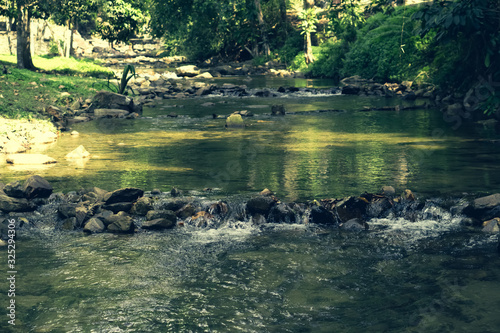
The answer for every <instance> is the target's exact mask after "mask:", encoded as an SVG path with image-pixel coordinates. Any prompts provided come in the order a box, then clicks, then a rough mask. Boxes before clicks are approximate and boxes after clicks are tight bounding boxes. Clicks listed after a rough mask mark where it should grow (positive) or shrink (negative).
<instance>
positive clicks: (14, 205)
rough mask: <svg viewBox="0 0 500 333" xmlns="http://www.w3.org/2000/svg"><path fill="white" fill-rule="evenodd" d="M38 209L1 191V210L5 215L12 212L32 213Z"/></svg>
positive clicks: (26, 201) (30, 203)
mask: <svg viewBox="0 0 500 333" xmlns="http://www.w3.org/2000/svg"><path fill="white" fill-rule="evenodd" d="M35 209H36V205H35V204H33V203H32V202H29V201H28V200H26V199H24V198H23V199H20V198H12V197H9V196H8V195H6V194H5V193H4V192H2V191H0V210H1V211H3V212H5V213H10V212H31V211H34V210H35Z"/></svg>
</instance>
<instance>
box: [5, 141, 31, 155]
mask: <svg viewBox="0 0 500 333" xmlns="http://www.w3.org/2000/svg"><path fill="white" fill-rule="evenodd" d="M26 150H28V148H26V147H25V146H24V145H22V144H21V143H19V142H17V141H13V140H11V141H9V142H7V143H6V144H5V145H4V146H3V149H2V151H3V153H4V154H17V153H24V152H25V151H26Z"/></svg>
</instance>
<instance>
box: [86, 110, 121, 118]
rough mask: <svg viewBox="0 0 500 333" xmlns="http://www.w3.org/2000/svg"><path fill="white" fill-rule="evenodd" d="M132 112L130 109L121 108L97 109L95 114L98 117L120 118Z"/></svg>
mask: <svg viewBox="0 0 500 333" xmlns="http://www.w3.org/2000/svg"><path fill="white" fill-rule="evenodd" d="M129 113H130V112H129V111H128V110H119V109H95V110H94V115H95V116H96V117H100V118H101V117H112V118H120V117H125V116H127V115H128V114H129Z"/></svg>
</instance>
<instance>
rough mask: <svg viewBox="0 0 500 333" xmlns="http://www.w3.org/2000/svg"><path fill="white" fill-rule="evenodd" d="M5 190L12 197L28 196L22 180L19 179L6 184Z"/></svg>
mask: <svg viewBox="0 0 500 333" xmlns="http://www.w3.org/2000/svg"><path fill="white" fill-rule="evenodd" d="M3 191H4V192H5V194H7V195H8V196H9V197H12V198H19V199H22V198H26V196H25V194H24V189H23V184H21V182H20V181H18V180H16V181H15V182H12V183H9V184H7V185H5V187H4V188H3Z"/></svg>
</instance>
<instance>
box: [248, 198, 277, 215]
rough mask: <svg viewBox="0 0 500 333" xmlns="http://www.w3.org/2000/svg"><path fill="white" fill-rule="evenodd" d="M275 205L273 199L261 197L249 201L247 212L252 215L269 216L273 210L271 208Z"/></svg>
mask: <svg viewBox="0 0 500 333" xmlns="http://www.w3.org/2000/svg"><path fill="white" fill-rule="evenodd" d="M275 204H276V201H275V200H274V198H273V197H264V196H259V197H255V198H252V199H250V200H248V201H247V207H246V208H247V211H248V212H249V213H250V214H252V215H254V214H261V215H265V216H267V214H268V213H269V211H270V210H271V207H273V206H274V205H275Z"/></svg>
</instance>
